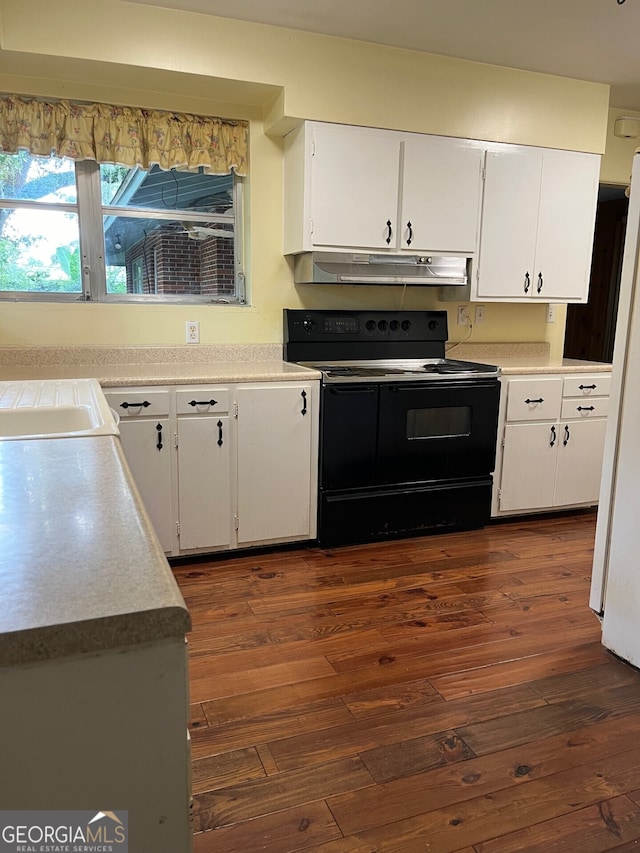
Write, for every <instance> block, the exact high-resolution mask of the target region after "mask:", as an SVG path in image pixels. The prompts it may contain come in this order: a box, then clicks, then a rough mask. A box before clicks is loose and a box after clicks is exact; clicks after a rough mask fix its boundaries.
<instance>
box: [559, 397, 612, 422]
mask: <svg viewBox="0 0 640 853" xmlns="http://www.w3.org/2000/svg"><path fill="white" fill-rule="evenodd" d="M608 412H609V398H608V397H589V399H588V400H582V399H581V398H580V397H577V398H573V399H565V400H563V401H562V415H561V418H562V420H563V421H565V420H568V419H569V418H571V419H572V420H577V419H578V418H603V417H606V415H607V414H608Z"/></svg>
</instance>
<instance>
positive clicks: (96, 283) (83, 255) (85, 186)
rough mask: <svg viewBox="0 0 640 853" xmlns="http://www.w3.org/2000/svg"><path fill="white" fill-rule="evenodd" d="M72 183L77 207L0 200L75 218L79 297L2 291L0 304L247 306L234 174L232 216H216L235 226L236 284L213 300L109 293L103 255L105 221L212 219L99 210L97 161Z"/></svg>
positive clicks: (78, 167) (240, 193)
mask: <svg viewBox="0 0 640 853" xmlns="http://www.w3.org/2000/svg"><path fill="white" fill-rule="evenodd" d="M74 166H75V183H76V190H77V201H76V203H73V202H43V201H35V200H31V199H8V198H0V209H11V210H28V209H31V210H50V211H54V212H62V213H74V214H76V216H77V217H78V241H79V246H80V259H81V264H80V284H81V291H80V292H75V293H68V292H54V291H51V292H46V291H44V292H43V291H28V290H0V301H2V302H64V303H73V302H96V303H101V304H113V303H120V304H129V305H131V304H133V305H135V304H141V305H246V304H247V289H246V276H245V266H244V247H245V239H244V229H245V217H244V194H245V193H244V186H245V184H244V182H245V179H244V178H242V177H239V176H238V175H236V174H235V173H233V210H234V213H233V214H215V219H216V222H220V223H232V224H234V232H233V238H234V284H235V293H234V294H233V295H231V294H225V295H224V296H220V297H215V296H212V295H207V296H201V295H198V294H180V295H177V294H150V293H146V294H141V293H107V276H106V250H105V239H104V217H105V216H126V217H131V218H139V219H153V220H169V221H172V220H175V219H176V218H177V217H176V214H178V216H179V219H180V220H181V221H184V222H200V223H201V222H202V221H203V220H206V219H207V218H208V217H210V216H211V214H207V213H203V212H199V213H198V212H196V213H189V212H188V211H186V210H179V211H176V210H170V211H167V210H166V209H163V210H160V209H156V208H150V207H120V206H115V205H113V206H112V205H108V204H103V202H102V197H101V186H100V164H99V163H97V162H96V161H95V160H82V161H76V162H75V163H74Z"/></svg>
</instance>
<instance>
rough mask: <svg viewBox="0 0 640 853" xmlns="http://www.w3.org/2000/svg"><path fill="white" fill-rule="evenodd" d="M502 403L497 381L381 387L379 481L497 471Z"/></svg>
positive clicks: (435, 478)
mask: <svg viewBox="0 0 640 853" xmlns="http://www.w3.org/2000/svg"><path fill="white" fill-rule="evenodd" d="M499 399H500V383H499V382H498V380H497V379H488V380H449V379H447V380H440V381H435V382H420V383H413V382H411V383H397V384H393V383H392V384H383V385H381V386H380V399H379V420H378V452H377V465H376V480H377V482H378V483H381V484H390V483H415V482H418V481H421V482H423V481H432V480H452V479H462V478H469V477H478V476H483V475H484V476H486V475H487V474H490V473H491V472H492V471H493V469H494V466H495V454H496V437H497V427H498V403H499Z"/></svg>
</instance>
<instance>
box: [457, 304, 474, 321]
mask: <svg viewBox="0 0 640 853" xmlns="http://www.w3.org/2000/svg"><path fill="white" fill-rule="evenodd" d="M470 323H471V315H470V314H469V306H468V305H458V325H459V326H468V325H469V324H470Z"/></svg>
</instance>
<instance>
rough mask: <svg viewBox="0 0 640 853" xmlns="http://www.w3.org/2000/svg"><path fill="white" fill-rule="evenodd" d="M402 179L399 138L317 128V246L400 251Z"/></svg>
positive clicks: (314, 231) (314, 190) (356, 129)
mask: <svg viewBox="0 0 640 853" xmlns="http://www.w3.org/2000/svg"><path fill="white" fill-rule="evenodd" d="M399 177H400V142H399V139H398V137H397V135H396V134H394V133H387V132H385V131H381V130H375V129H370V128H360V127H345V126H342V125H326V124H318V125H317V126H315V128H314V133H313V141H312V153H311V188H310V196H311V210H310V217H311V223H310V227H311V241H312V243H313V245H315V246H344V247H354V248H363V249H389V248H391V249H395V248H396V246H397V243H398V236H397V231H398V222H397V218H398V184H399Z"/></svg>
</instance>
